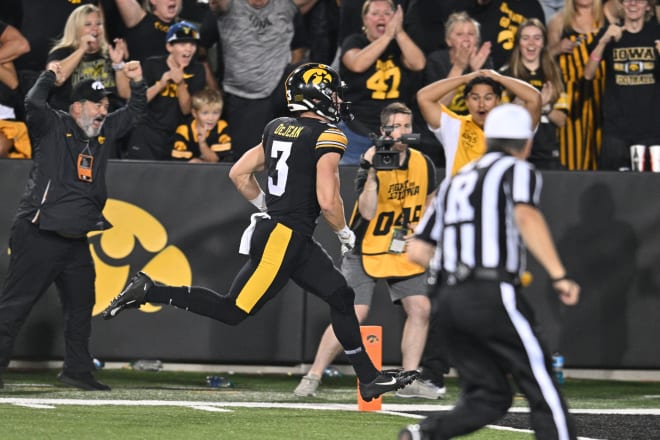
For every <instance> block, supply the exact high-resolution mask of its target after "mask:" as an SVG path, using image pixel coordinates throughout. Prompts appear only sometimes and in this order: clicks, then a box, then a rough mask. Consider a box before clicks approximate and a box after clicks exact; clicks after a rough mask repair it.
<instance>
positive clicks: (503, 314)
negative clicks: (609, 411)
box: [421, 281, 576, 440]
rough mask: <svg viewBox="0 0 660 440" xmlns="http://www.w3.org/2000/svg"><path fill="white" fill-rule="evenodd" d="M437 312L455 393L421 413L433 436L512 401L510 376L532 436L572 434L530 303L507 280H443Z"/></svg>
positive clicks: (460, 430) (460, 428)
mask: <svg viewBox="0 0 660 440" xmlns="http://www.w3.org/2000/svg"><path fill="white" fill-rule="evenodd" d="M437 313H438V319H439V321H440V324H441V326H442V328H443V329H444V331H445V336H446V340H447V345H448V351H449V358H450V361H451V364H452V365H453V366H454V367H455V368H456V370H457V372H458V375H459V380H460V386H461V395H460V398H459V400H458V402H457V403H456V406H455V407H454V409H452V410H451V411H449V412H446V413H441V414H436V415H432V416H430V417H428V418H427V419H425V420H424V421H423V422H422V423H421V425H422V429H423V431H425V432H429V433H431V437H432V438H433V439H448V438H452V437H456V436H460V435H464V434H467V433H470V432H472V431H475V430H477V429H479V428H481V427H483V426H485V425H487V424H489V423H493V422H495V421H496V420H498V419H499V418H501V417H502V416H503V415H505V414H506V412H507V410H508V409H509V407H510V406H511V402H512V400H513V390H512V388H511V384H510V383H509V377H511V378H512V379H513V381H514V382H515V383H516V385H517V387H518V388H519V389H520V391H521V392H522V393H523V394H524V395H525V397H526V398H527V400H528V402H529V407H530V412H531V424H532V428H533V429H534V431H535V433H536V438H538V439H553V440H554V439H561V440H571V439H575V438H576V434H575V428H574V425H573V422H572V420H571V417H570V416H569V414H568V409H567V406H566V403H565V401H564V399H563V397H562V396H561V393H560V392H559V388H558V386H557V383H556V381H555V379H554V375H553V374H552V361H551V356H550V354H549V352H548V350H547V349H545V347H544V346H543V344H542V343H541V341H540V340H539V337H538V334H537V331H536V329H535V323H534V322H533V313H532V310H531V308H530V307H529V305H528V304H527V302H526V301H524V299H523V297H522V296H521V295H520V294H519V292H518V291H517V290H516V288H515V287H514V286H513V285H512V284H509V283H505V282H499V281H466V282H464V283H459V284H457V285H454V286H442V287H440V291H439V292H438V309H437Z"/></svg>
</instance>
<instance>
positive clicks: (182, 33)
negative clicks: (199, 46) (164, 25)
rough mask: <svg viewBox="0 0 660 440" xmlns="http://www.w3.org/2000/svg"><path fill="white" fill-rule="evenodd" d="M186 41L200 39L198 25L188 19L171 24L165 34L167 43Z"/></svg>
mask: <svg viewBox="0 0 660 440" xmlns="http://www.w3.org/2000/svg"><path fill="white" fill-rule="evenodd" d="M184 41H193V42H198V41H199V30H197V26H195V25H194V24H192V23H190V22H188V21H179V22H177V23H174V24H173V25H172V26H170V28H169V30H168V31H167V35H166V36H165V42H166V43H180V42H184Z"/></svg>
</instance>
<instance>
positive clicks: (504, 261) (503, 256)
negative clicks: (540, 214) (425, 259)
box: [416, 152, 542, 275]
mask: <svg viewBox="0 0 660 440" xmlns="http://www.w3.org/2000/svg"><path fill="white" fill-rule="evenodd" d="M541 187H542V180H541V175H540V174H539V173H538V172H537V171H536V170H535V168H534V166H533V165H531V164H530V163H528V162H525V161H524V160H521V159H516V158H515V157H513V156H511V155H508V154H505V153H502V152H489V153H487V154H486V155H484V156H483V157H481V158H480V159H479V160H477V161H474V162H472V163H470V164H468V165H466V166H464V167H463V168H462V169H461V170H460V171H459V172H458V173H457V174H456V175H455V176H454V177H452V178H447V179H445V180H444V181H443V182H442V183H441V184H440V188H439V190H438V194H437V196H436V199H435V201H434V203H433V204H432V206H430V207H429V209H427V211H426V213H425V215H424V217H423V218H422V220H421V222H420V224H419V225H418V227H417V229H416V236H417V237H418V238H420V239H422V240H426V241H429V242H431V243H434V244H437V245H438V249H437V250H438V251H437V252H436V253H435V257H434V259H433V260H432V261H431V264H430V267H431V269H433V270H436V271H437V270H442V271H443V272H444V273H447V274H453V273H456V272H457V268H459V266H463V267H464V268H468V269H474V268H486V269H496V270H497V271H499V272H500V273H508V274H512V275H518V274H521V273H522V272H523V271H524V270H525V264H526V262H525V254H526V253H525V248H524V245H523V242H522V240H521V238H520V235H519V232H518V229H517V227H516V224H515V219H514V215H513V214H514V212H513V210H514V206H515V205H516V204H518V203H525V204H529V205H532V206H535V207H536V206H538V203H539V198H540V193H541Z"/></svg>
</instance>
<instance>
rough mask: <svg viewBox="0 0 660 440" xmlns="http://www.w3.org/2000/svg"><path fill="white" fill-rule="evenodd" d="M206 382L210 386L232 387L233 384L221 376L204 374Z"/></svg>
mask: <svg viewBox="0 0 660 440" xmlns="http://www.w3.org/2000/svg"><path fill="white" fill-rule="evenodd" d="M206 384H207V385H208V386H210V387H211V388H233V387H234V384H233V383H231V381H230V380H229V379H227V378H226V377H223V376H206Z"/></svg>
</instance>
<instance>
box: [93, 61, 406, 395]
mask: <svg viewBox="0 0 660 440" xmlns="http://www.w3.org/2000/svg"><path fill="white" fill-rule="evenodd" d="M342 87H343V85H342V82H341V79H340V77H339V75H338V74H337V73H336V72H335V71H334V70H333V69H332V68H330V67H329V66H326V65H323V64H317V63H308V64H303V65H302V66H300V67H298V68H297V69H296V70H294V71H293V72H292V73H291V74H290V75H289V77H288V78H287V80H286V82H285V88H286V98H287V102H288V107H289V110H291V111H292V112H294V113H296V117H282V118H277V119H274V120H272V121H271V122H270V123H268V124H267V125H266V127H265V129H264V131H263V137H262V142H261V143H260V144H258V145H257V146H255V147H253V148H252V149H250V150H248V151H247V152H246V153H245V154H244V155H243V156H242V157H241V158H240V160H239V161H238V162H236V163H235V164H234V166H233V167H232V168H231V171H230V173H229V177H230V178H231V180H232V181H233V183H234V185H235V186H236V188H237V189H238V191H239V192H240V193H241V194H242V195H243V196H244V197H245V198H246V199H247V200H249V201H250V203H252V204H253V205H254V206H256V207H257V208H258V209H259V211H260V212H259V213H256V214H253V215H252V221H251V225H250V227H248V229H247V230H246V232H245V233H244V234H243V238H242V240H241V250H240V251H241V253H246V254H247V255H249V257H250V258H249V260H248V261H247V262H246V263H245V265H244V266H243V268H242V269H241V270H240V271H239V273H238V275H237V276H236V277H235V278H234V281H233V283H232V286H231V288H230V290H229V292H228V293H227V294H226V295H222V294H220V293H217V292H214V291H213V290H210V289H207V288H204V287H192V286H190V287H188V286H184V287H172V286H165V285H161V284H160V283H154V281H152V280H151V278H149V276H148V275H147V274H145V273H142V272H139V273H138V274H136V275H135V276H134V277H133V278H132V279H131V280H130V282H129V283H128V285H127V287H126V288H125V289H124V291H123V292H121V293H120V294H119V296H117V297H116V298H115V299H114V300H113V301H112V302H111V303H110V305H109V306H108V307H107V308H106V309H105V311H104V312H103V317H104V318H105V319H111V318H114V317H115V316H117V314H118V313H120V312H121V311H123V310H125V309H129V308H138V307H139V306H140V305H141V304H144V303H146V302H150V303H157V304H169V305H172V306H175V307H178V308H180V309H185V310H187V311H190V312H193V313H197V314H199V315H204V316H208V317H210V318H213V319H216V320H218V321H221V322H224V323H226V324H229V325H236V324H239V323H240V322H242V321H243V320H244V319H245V318H247V317H248V316H251V315H255V314H256V313H257V312H258V311H259V310H260V309H261V308H262V307H263V306H264V304H266V303H267V302H268V301H269V300H271V299H272V298H274V297H275V295H277V293H278V292H279V291H280V290H281V289H282V288H283V287H284V286H285V284H286V283H287V282H288V281H289V280H293V281H294V282H296V283H297V284H298V285H300V286H301V287H303V288H304V289H305V290H308V291H309V292H311V293H312V294H314V295H316V296H318V297H319V298H321V299H322V300H324V301H325V302H326V303H327V304H328V305H329V306H330V316H331V321H332V326H333V329H334V332H335V334H336V336H337V339H338V340H339V341H340V342H341V344H342V346H343V348H344V353H345V354H346V356H347V357H348V359H349V361H350V362H351V364H352V365H353V368H354V369H355V372H356V375H357V377H358V379H359V380H360V394H361V396H362V398H363V399H364V400H365V401H370V400H372V399H373V398H375V397H378V396H379V395H381V394H383V393H385V392H388V391H394V390H397V389H399V388H402V387H404V386H405V385H407V384H409V383H411V382H412V381H413V380H415V378H417V376H418V372H417V371H401V370H385V371H379V370H378V369H376V367H375V366H374V365H373V363H372V362H371V360H370V359H369V356H368V355H367V353H366V350H365V348H364V346H363V344H362V339H361V336H360V328H359V324H358V320H357V317H356V316H355V311H354V309H353V300H354V295H355V294H354V292H353V289H352V288H350V287H349V286H348V284H347V282H346V279H345V278H344V276H343V275H342V274H341V272H340V271H339V270H338V269H337V268H336V267H335V265H334V263H333V261H332V259H331V258H330V257H329V255H328V254H327V252H326V251H325V250H324V249H323V248H322V247H321V245H320V244H319V243H318V242H317V241H316V240H314V239H313V238H312V234H313V232H314V228H315V225H316V220H317V218H318V216H319V213H320V214H321V215H322V216H323V218H325V220H326V222H327V223H328V224H329V225H330V228H331V229H332V230H333V231H334V232H335V233H336V234H337V237H338V238H339V241H340V242H341V247H342V252H346V251H348V250H350V249H352V247H353V245H354V243H355V234H354V233H353V231H351V230H350V229H349V228H348V226H347V225H346V218H345V215H344V205H343V201H342V198H341V196H340V193H339V184H340V181H339V168H338V165H339V159H340V158H341V156H342V154H343V153H344V151H345V149H346V136H344V133H342V131H341V130H340V129H338V128H337V127H336V126H335V125H334V123H336V122H338V121H339V120H340V117H341V113H342V112H341V98H340V96H339V94H340V93H341V89H342ZM260 171H267V174H268V177H267V181H268V184H267V188H266V192H264V191H263V190H262V189H261V187H260V185H259V183H258V182H257V179H256V178H255V173H257V172H260Z"/></svg>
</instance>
